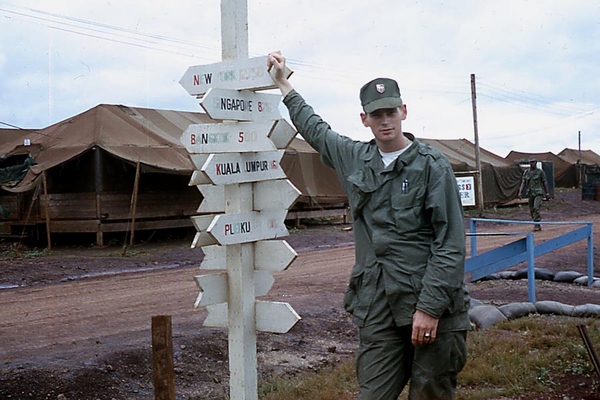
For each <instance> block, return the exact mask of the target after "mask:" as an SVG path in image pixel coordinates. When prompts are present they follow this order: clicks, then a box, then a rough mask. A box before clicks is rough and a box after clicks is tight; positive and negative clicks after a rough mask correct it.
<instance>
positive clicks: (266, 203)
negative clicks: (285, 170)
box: [196, 179, 302, 213]
mask: <svg viewBox="0 0 600 400" xmlns="http://www.w3.org/2000/svg"><path fill="white" fill-rule="evenodd" d="M197 187H198V190H199V191H200V192H201V193H202V196H203V197H204V198H203V200H202V203H200V206H199V207H198V209H197V210H196V212H198V213H222V212H225V189H224V186H223V185H198V186H197ZM252 193H253V210H254V211H265V210H272V209H284V210H285V209H288V208H290V207H291V205H292V204H294V201H296V199H297V198H298V197H299V196H300V195H301V194H302V193H301V192H300V190H298V189H297V188H296V187H295V186H294V185H293V184H292V182H290V181H289V180H288V179H278V180H270V181H262V182H255V183H253V190H252Z"/></svg>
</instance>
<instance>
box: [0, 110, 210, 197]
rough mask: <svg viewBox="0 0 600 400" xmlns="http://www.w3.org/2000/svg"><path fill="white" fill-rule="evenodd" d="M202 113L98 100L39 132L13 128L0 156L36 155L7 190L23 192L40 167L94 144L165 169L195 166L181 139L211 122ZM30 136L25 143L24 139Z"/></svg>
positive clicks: (1, 141) (0, 146) (2, 143)
mask: <svg viewBox="0 0 600 400" xmlns="http://www.w3.org/2000/svg"><path fill="white" fill-rule="evenodd" d="M211 121H212V120H211V119H210V118H209V117H208V116H207V115H206V114H201V113H192V112H182V111H167V110H153V109H145V108H134V107H127V106H122V105H105V104H102V105H99V106H96V107H94V108H92V109H90V110H88V111H86V112H84V113H82V114H79V115H76V116H74V117H71V118H69V119H67V120H64V121H61V122H58V123H56V124H54V125H51V126H49V127H47V128H45V129H42V130H39V131H29V132H23V131H19V132H17V133H15V134H14V135H12V136H14V137H13V138H12V139H13V140H5V138H4V137H2V138H1V139H0V155H2V156H4V157H7V156H10V155H14V154H23V152H29V153H30V154H31V156H32V157H33V158H34V159H35V161H36V165H33V166H32V167H31V169H30V171H29V172H28V173H27V175H26V176H25V178H24V179H23V180H22V181H21V182H19V184H18V185H17V186H16V187H13V188H11V189H10V190H11V191H15V192H23V191H27V190H30V189H31V188H33V187H34V186H35V185H36V184H37V182H36V181H37V178H38V177H39V176H40V174H41V173H42V171H44V170H46V169H49V168H52V167H54V166H56V165H59V164H61V163H63V162H65V161H68V160H70V159H72V158H74V157H76V156H78V155H80V154H82V153H83V152H85V151H87V150H88V149H90V148H91V147H93V146H99V147H101V148H102V149H104V150H106V151H107V152H109V153H111V154H113V155H115V156H117V157H120V158H122V159H125V160H129V161H131V162H138V161H139V162H140V163H142V164H145V165H148V166H151V167H156V168H160V169H163V170H169V171H173V172H189V171H191V170H192V169H193V164H192V163H191V161H190V159H189V157H188V153H187V151H186V149H185V148H184V147H183V146H182V145H181V143H180V141H179V139H180V137H181V134H182V133H183V131H184V130H185V128H186V127H187V126H188V125H190V124H192V123H201V122H211ZM25 138H28V139H30V141H31V146H29V147H25V146H24V145H23V140H24V139H25Z"/></svg>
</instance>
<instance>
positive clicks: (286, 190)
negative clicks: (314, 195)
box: [253, 179, 302, 211]
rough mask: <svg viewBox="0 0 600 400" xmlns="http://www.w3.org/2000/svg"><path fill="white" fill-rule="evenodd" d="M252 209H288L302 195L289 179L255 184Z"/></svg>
mask: <svg viewBox="0 0 600 400" xmlns="http://www.w3.org/2000/svg"><path fill="white" fill-rule="evenodd" d="M253 186H254V187H253V194H254V196H253V197H254V209H255V210H259V211H263V210H273V209H284V210H287V209H289V208H290V207H291V206H292V204H294V202H295V201H296V199H297V198H298V197H300V195H301V194H302V192H301V191H300V190H298V188H297V187H296V186H294V184H293V183H292V182H290V180H289V179H278V180H274V181H263V182H256V183H254V185H253Z"/></svg>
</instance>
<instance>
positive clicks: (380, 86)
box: [375, 83, 385, 93]
mask: <svg viewBox="0 0 600 400" xmlns="http://www.w3.org/2000/svg"><path fill="white" fill-rule="evenodd" d="M375 88H376V89H377V91H378V92H379V93H383V92H385V86H384V85H383V83H378V84H377V85H375Z"/></svg>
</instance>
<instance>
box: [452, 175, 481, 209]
mask: <svg viewBox="0 0 600 400" xmlns="http://www.w3.org/2000/svg"><path fill="white" fill-rule="evenodd" d="M456 184H457V185H458V193H459V194H460V202H461V203H462V205H463V207H466V206H475V204H476V202H475V178H474V177H473V176H461V177H457V178H456Z"/></svg>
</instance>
